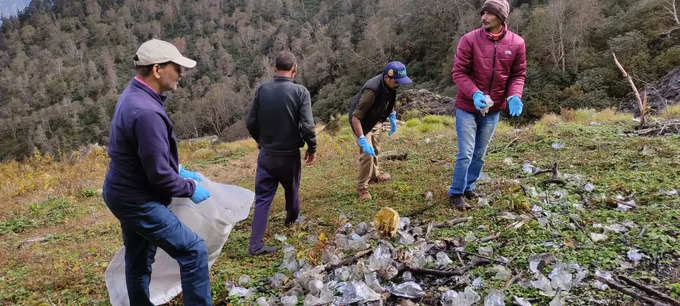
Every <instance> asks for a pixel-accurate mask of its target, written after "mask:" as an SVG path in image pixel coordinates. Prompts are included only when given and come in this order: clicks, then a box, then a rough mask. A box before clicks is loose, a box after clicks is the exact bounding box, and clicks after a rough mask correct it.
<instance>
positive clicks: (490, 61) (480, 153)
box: [448, 0, 527, 210]
mask: <svg viewBox="0 0 680 306" xmlns="http://www.w3.org/2000/svg"><path fill="white" fill-rule="evenodd" d="M509 13H510V5H509V4H508V2H507V1H506V0H487V1H485V2H484V6H483V7H482V11H481V22H482V27H480V28H478V29H476V30H474V31H472V32H469V33H467V34H465V35H464V36H463V37H462V38H461V39H460V41H459V42H458V48H457V50H456V58H455V61H454V64H453V68H452V69H451V77H452V78H453V82H454V83H456V85H458V95H457V97H456V133H457V134H458V153H457V155H456V165H455V166H454V169H453V177H452V182H451V186H450V187H449V192H448V194H449V199H450V203H451V205H453V207H455V208H456V209H461V210H462V209H466V208H469V207H470V206H469V205H468V204H467V203H465V200H464V199H463V197H465V198H468V199H472V198H474V197H476V193H475V191H474V188H475V182H476V181H477V179H478V178H479V174H480V173H481V171H482V166H483V165H484V154H485V153H486V147H487V145H488V144H489V141H490V140H491V137H492V136H493V133H494V131H495V129H496V125H497V124H498V118H499V113H500V111H502V110H504V109H506V108H509V113H510V115H511V116H519V115H520V114H521V113H522V100H521V99H522V91H523V89H524V79H525V76H526V66H527V64H526V51H525V46H524V40H523V39H522V37H520V36H519V35H517V34H515V33H513V32H510V30H508V28H507V24H506V19H507V18H508V14H509Z"/></svg>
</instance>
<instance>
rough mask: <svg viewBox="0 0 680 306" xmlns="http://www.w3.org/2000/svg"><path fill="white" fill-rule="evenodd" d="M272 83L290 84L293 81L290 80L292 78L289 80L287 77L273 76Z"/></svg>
mask: <svg viewBox="0 0 680 306" xmlns="http://www.w3.org/2000/svg"><path fill="white" fill-rule="evenodd" d="M274 81H284V82H285V81H288V82H292V81H293V79H292V78H289V77H285V76H280V75H277V76H274Z"/></svg>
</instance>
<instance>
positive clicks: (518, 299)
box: [512, 295, 531, 306]
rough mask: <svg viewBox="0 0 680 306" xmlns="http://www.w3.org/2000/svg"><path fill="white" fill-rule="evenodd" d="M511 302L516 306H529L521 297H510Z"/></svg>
mask: <svg viewBox="0 0 680 306" xmlns="http://www.w3.org/2000/svg"><path fill="white" fill-rule="evenodd" d="M512 302H513V303H515V305H518V306H531V303H530V302H529V301H527V300H525V299H523V298H521V297H518V296H516V295H513V296H512Z"/></svg>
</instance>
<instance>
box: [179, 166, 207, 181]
mask: <svg viewBox="0 0 680 306" xmlns="http://www.w3.org/2000/svg"><path fill="white" fill-rule="evenodd" d="M179 176H181V177H183V178H185V179H193V180H196V181H198V182H202V181H203V179H202V178H201V177H200V176H199V175H198V174H196V172H193V171H189V170H187V169H184V167H182V166H181V165H180V166H179Z"/></svg>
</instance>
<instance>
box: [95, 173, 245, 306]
mask: <svg viewBox="0 0 680 306" xmlns="http://www.w3.org/2000/svg"><path fill="white" fill-rule="evenodd" d="M198 184H199V185H201V186H203V187H204V188H205V189H207V190H208V191H209V192H210V195H211V196H210V198H208V199H207V200H205V201H204V202H202V203H200V204H198V205H197V204H194V203H193V202H192V201H191V200H190V199H189V198H173V199H172V202H171V203H170V205H168V208H169V209H170V210H171V211H172V212H173V213H174V214H175V215H176V216H177V218H179V220H180V221H182V223H184V224H185V225H186V226H188V227H189V228H190V229H191V230H193V231H194V232H196V234H198V235H199V236H200V237H201V238H203V240H205V244H206V246H207V247H208V264H209V265H210V266H212V264H213V263H214V262H215V260H216V259H217V257H219V255H220V252H221V251H222V246H224V243H225V242H226V241H227V238H228V237H229V233H230V232H231V229H232V228H233V227H234V225H235V224H236V223H237V222H239V221H241V220H244V219H245V218H247V217H248V214H249V213H250V207H251V206H252V203H253V200H254V198H255V194H254V193H253V192H252V191H250V190H248V189H245V188H242V187H239V186H233V185H225V184H220V183H216V182H212V181H210V180H209V179H207V178H205V177H203V181H202V182H199V183H198ZM105 280H106V288H107V289H108V291H109V302H111V304H112V305H114V306H119V305H122V306H127V305H129V303H130V302H129V299H128V295H127V286H126V285H125V247H123V248H121V249H120V250H118V252H116V254H115V255H114V256H113V258H112V259H111V262H110V263H109V265H108V267H107V268H106V274H105ZM181 291H182V286H181V283H180V274H179V264H178V263H177V261H176V260H174V259H173V258H172V257H170V255H168V254H167V253H166V252H165V251H163V250H162V249H161V248H158V250H157V251H156V257H155V261H154V263H153V265H152V273H151V282H150V284H149V294H150V297H151V302H152V303H154V304H156V305H159V304H164V303H167V302H169V301H170V300H172V299H173V298H174V297H175V296H177V295H178V294H179V293H180V292H181Z"/></svg>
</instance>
